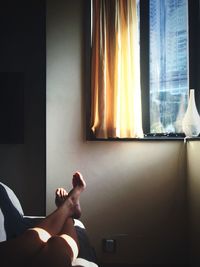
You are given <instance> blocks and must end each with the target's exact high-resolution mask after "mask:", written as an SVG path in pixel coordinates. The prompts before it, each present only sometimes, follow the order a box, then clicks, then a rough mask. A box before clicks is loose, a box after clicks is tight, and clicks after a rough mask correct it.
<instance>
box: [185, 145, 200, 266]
mask: <svg viewBox="0 0 200 267" xmlns="http://www.w3.org/2000/svg"><path fill="white" fill-rule="evenodd" d="M187 159H188V164H187V165H188V193H189V195H188V196H189V197H188V199H189V212H190V213H189V215H190V216H189V222H190V228H189V229H190V237H191V243H190V250H191V262H192V263H196V264H197V266H199V264H200V253H199V248H200V160H199V159H200V142H198V141H188V143H187Z"/></svg>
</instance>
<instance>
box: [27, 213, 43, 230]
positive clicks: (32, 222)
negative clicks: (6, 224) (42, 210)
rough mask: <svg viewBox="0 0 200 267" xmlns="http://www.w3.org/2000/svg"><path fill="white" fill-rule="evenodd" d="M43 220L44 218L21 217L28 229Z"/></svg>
mask: <svg viewBox="0 0 200 267" xmlns="http://www.w3.org/2000/svg"><path fill="white" fill-rule="evenodd" d="M44 218H45V216H27V215H26V216H23V219H24V223H25V224H26V225H27V226H28V228H30V227H34V226H36V225H37V224H38V223H40V222H41V220H42V219H44Z"/></svg>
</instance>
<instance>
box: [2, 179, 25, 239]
mask: <svg viewBox="0 0 200 267" xmlns="http://www.w3.org/2000/svg"><path fill="white" fill-rule="evenodd" d="M13 212H14V214H13ZM5 215H6V217H8V218H9V217H10V216H15V217H17V218H19V219H20V218H22V217H23V215H24V212H23V209H22V206H21V204H20V202H19V200H18V198H17V197H16V195H15V193H14V192H13V191H12V190H11V189H10V188H9V187H8V186H7V185H5V184H3V183H1V182H0V241H5V240H6V239H7V238H8V236H10V235H12V234H13V233H11V232H12V227H11V225H9V224H8V223H7V222H8V221H7V220H5ZM6 230H7V231H8V233H6Z"/></svg>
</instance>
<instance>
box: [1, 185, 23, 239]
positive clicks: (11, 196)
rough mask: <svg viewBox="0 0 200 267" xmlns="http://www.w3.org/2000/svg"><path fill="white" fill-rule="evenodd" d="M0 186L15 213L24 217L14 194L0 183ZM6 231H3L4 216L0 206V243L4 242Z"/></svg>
mask: <svg viewBox="0 0 200 267" xmlns="http://www.w3.org/2000/svg"><path fill="white" fill-rule="evenodd" d="M0 186H3V187H4V188H5V190H6V192H7V194H8V197H9V199H10V201H11V203H12V204H13V206H14V207H15V208H16V209H17V211H18V212H19V213H20V214H21V216H23V215H24V212H23V209H22V206H21V204H20V202H19V200H18V198H17V197H16V195H15V193H14V192H13V191H12V190H11V189H10V188H9V187H8V186H7V185H5V184H3V183H1V182H0ZM6 238H7V237H6V231H5V225H4V214H3V212H2V209H1V206H0V241H4V240H6Z"/></svg>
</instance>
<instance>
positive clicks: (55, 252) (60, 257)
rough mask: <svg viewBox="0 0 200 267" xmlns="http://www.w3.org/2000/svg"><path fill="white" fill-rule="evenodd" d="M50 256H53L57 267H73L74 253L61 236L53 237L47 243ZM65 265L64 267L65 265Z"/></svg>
mask: <svg viewBox="0 0 200 267" xmlns="http://www.w3.org/2000/svg"><path fill="white" fill-rule="evenodd" d="M46 245H47V247H48V254H49V255H51V258H53V261H56V266H69V267H70V266H71V262H72V253H71V251H70V247H69V246H68V244H67V243H66V242H65V240H63V238H61V237H60V236H52V237H51V238H49V240H48V241H47V243H46ZM63 264H64V265H63Z"/></svg>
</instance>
